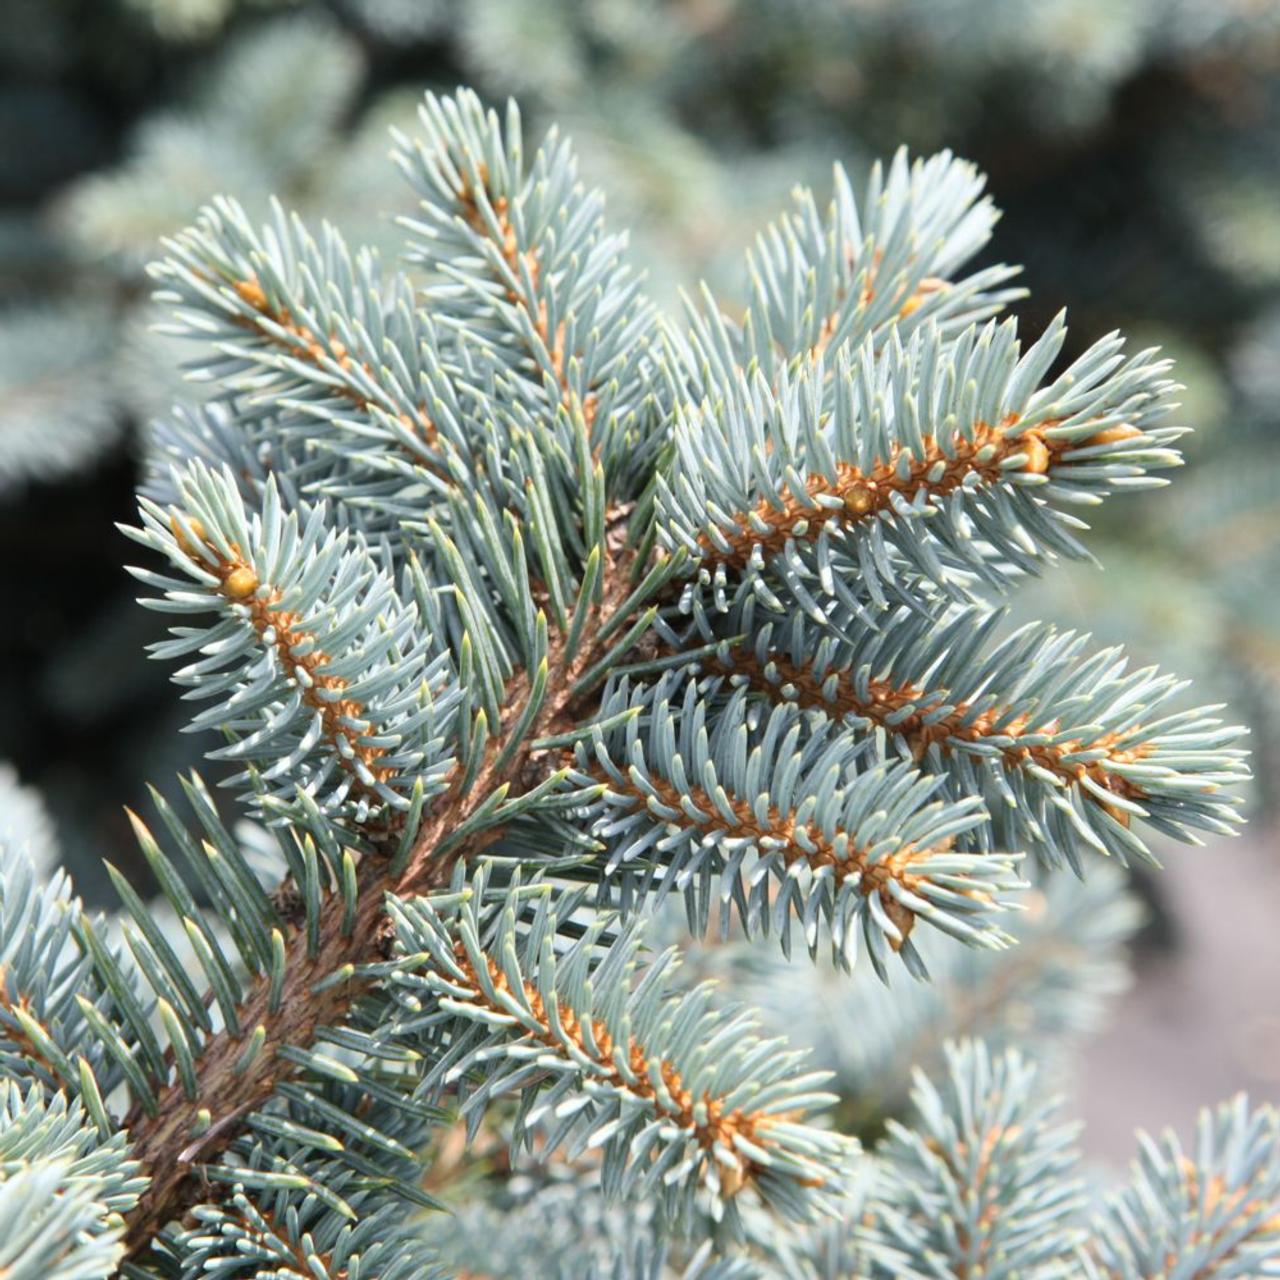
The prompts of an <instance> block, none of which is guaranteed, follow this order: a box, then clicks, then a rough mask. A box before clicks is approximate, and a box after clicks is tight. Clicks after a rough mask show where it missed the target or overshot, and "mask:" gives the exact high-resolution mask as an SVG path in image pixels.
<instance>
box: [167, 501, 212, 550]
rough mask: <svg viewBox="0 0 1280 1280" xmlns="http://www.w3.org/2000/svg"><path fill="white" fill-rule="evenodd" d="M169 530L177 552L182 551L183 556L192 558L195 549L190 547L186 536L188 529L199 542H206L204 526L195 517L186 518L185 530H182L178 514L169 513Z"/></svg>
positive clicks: (189, 541)
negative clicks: (175, 543)
mask: <svg viewBox="0 0 1280 1280" xmlns="http://www.w3.org/2000/svg"><path fill="white" fill-rule="evenodd" d="M169 528H170V530H171V531H172V533H173V536H174V538H175V539H176V540H177V543H178V548H179V550H180V551H182V552H183V554H185V555H188V556H191V557H193V558H194V556H195V554H196V549H195V547H194V546H192V545H191V538H190V537H189V536H188V534H187V530H188V529H189V530H190V531H191V533H193V534H194V535H195V536H196V538H197V539H199V541H201V542H206V543H207V542H208V538H207V537H206V536H205V531H204V525H203V524H202V523H201V522H200V521H199V520H197V519H196V518H195V516H188V517H187V518H186V528H184V527H183V522H182V521H181V520H179V519H178V513H177V512H176V511H174V512H171V513H170V515H169Z"/></svg>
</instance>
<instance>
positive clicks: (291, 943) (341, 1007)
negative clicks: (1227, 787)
mask: <svg viewBox="0 0 1280 1280" xmlns="http://www.w3.org/2000/svg"><path fill="white" fill-rule="evenodd" d="M610 558H611V560H612V564H611V566H610V572H609V574H608V577H607V580H606V586H605V590H604V597H603V600H602V601H601V603H600V605H599V606H597V607H596V608H594V609H593V613H595V614H596V618H597V625H594V626H593V625H588V626H587V627H586V629H585V632H584V634H585V635H586V636H588V637H593V636H598V635H599V632H600V628H601V627H602V626H603V625H604V624H605V623H607V622H608V621H609V619H610V618H611V617H612V616H613V614H614V613H615V612H616V610H617V609H619V608H620V607H621V606H622V604H623V603H624V602H625V600H626V599H627V597H628V595H629V594H630V591H631V589H632V586H633V583H632V580H631V579H632V575H631V569H632V567H633V566H632V559H633V557H632V556H631V554H630V553H629V552H628V551H626V550H623V551H620V552H619V551H616V549H615V550H614V551H613V552H612V554H611V557H610ZM598 647H599V641H595V642H594V643H593V642H592V641H591V640H590V639H588V640H586V641H585V642H584V643H583V646H582V648H581V650H580V651H579V652H578V653H577V654H575V655H574V656H573V658H572V659H571V660H567V659H566V658H565V655H564V653H563V639H562V638H561V637H560V636H559V635H556V636H554V637H553V638H552V640H551V643H550V646H549V654H548V668H549V673H550V678H549V682H548V685H547V690H546V694H545V696H544V700H543V703H542V707H541V709H540V710H539V712H538V714H537V715H536V716H535V718H534V723H533V725H532V726H531V728H530V729H529V731H528V732H527V733H526V735H525V737H524V738H523V740H522V743H521V745H520V747H519V748H517V749H516V750H515V751H514V752H512V753H511V754H510V756H509V758H508V759H507V761H506V762H505V763H504V764H503V765H502V766H501V767H499V759H500V757H501V755H502V753H503V748H504V747H505V746H506V741H505V739H504V738H503V736H502V735H501V734H495V735H494V737H493V739H491V741H490V743H489V744H488V746H487V748H486V754H485V761H484V763H483V764H482V767H481V769H480V771H479V774H478V776H477V777H476V779H475V781H474V782H473V783H472V785H471V786H470V787H469V788H468V789H467V790H465V791H462V790H456V789H455V790H452V791H450V792H447V793H446V794H445V795H444V796H442V797H441V798H440V799H439V801H438V802H437V804H436V806H435V808H434V811H433V812H432V813H431V814H430V815H429V816H428V817H427V818H426V820H425V821H424V823H423V825H422V828H421V830H420V831H419V833H418V835H417V837H416V839H415V841H414V846H413V849H412V851H411V854H410V857H409V860H408V862H407V864H406V866H405V867H404V870H403V871H402V872H400V873H399V874H398V875H392V874H391V873H390V870H389V865H388V861H387V859H386V858H384V857H382V856H380V855H378V854H369V855H366V856H365V857H363V858H362V860H361V862H360V865H359V867H358V869H357V876H358V880H357V884H358V897H357V907H356V912H355V918H354V921H353V924H352V927H351V928H350V929H349V930H344V929H343V927H342V922H343V912H342V911H341V910H337V909H334V910H328V911H324V912H323V913H322V916H321V919H320V926H319V939H318V944H317V945H316V947H315V949H314V952H313V951H311V950H310V949H309V948H308V939H307V930H306V928H305V927H304V926H302V925H299V924H296V923H294V924H290V925H289V926H288V929H287V932H286V941H285V966H284V981H283V984H282V988H281V993H280V998H279V999H278V1001H276V1002H275V1003H274V1005H273V1004H272V1002H271V999H270V991H269V984H268V982H267V980H266V979H265V978H259V980H258V982H257V983H256V985H255V987H254V989H253V990H252V991H251V992H250V994H249V996H248V997H247V998H246V999H245V1001H244V1002H243V1003H242V1004H241V1006H240V1008H239V1010H238V1016H239V1022H240V1026H241V1035H239V1036H237V1035H233V1034H231V1032H230V1031H229V1030H228V1029H226V1028H223V1029H222V1030H220V1031H218V1032H216V1033H215V1034H214V1035H213V1036H212V1037H211V1038H210V1040H209V1041H208V1042H207V1043H206V1045H205V1046H204V1049H203V1052H202V1053H201V1054H200V1056H199V1058H198V1059H197V1060H196V1063H195V1073H196V1089H195V1096H194V1097H188V1096H187V1094H186V1092H185V1091H184V1089H183V1087H182V1084H181V1082H180V1081H178V1080H174V1081H173V1082H172V1083H170V1084H169V1085H168V1086H166V1087H165V1088H164V1089H163V1090H162V1091H161V1093H160V1096H159V1099H158V1106H157V1107H156V1109H155V1113H154V1114H149V1113H148V1112H147V1111H146V1109H144V1108H143V1107H142V1106H140V1105H137V1104H135V1106H134V1108H133V1110H132V1111H131V1112H130V1114H129V1115H128V1116H127V1118H126V1120H125V1127H126V1128H127V1129H128V1130H129V1136H130V1142H131V1155H132V1156H133V1157H134V1158H135V1159H137V1160H139V1161H140V1162H141V1166H142V1168H143V1170H144V1171H145V1172H146V1173H147V1174H148V1175H149V1177H150V1184H149V1186H148V1188H147V1191H146V1193H145V1194H144V1195H143V1197H142V1198H141V1200H140V1201H139V1203H138V1205H137V1206H136V1208H134V1209H133V1210H132V1211H131V1212H130V1213H129V1214H128V1215H127V1217H126V1220H125V1244H126V1258H128V1259H136V1258H137V1257H139V1256H140V1255H142V1254H144V1253H145V1252H146V1250H147V1249H148V1248H149V1247H150V1244H151V1242H152V1240H153V1238H154V1237H155V1235H156V1233H157V1232H158V1231H159V1230H160V1229H161V1228H163V1227H164V1226H165V1225H166V1224H167V1223H169V1222H171V1221H173V1220H174V1219H176V1218H178V1217H180V1216H181V1215H182V1214H183V1213H184V1212H185V1211H186V1210H187V1209H188V1208H189V1207H190V1206H191V1205H192V1204H193V1203H194V1202H195V1201H196V1200H197V1199H198V1197H199V1196H200V1194H201V1191H202V1188H201V1186H200V1185H199V1182H198V1179H197V1178H196V1177H195V1176H194V1175H196V1174H197V1172H198V1166H199V1164H200V1163H202V1162H207V1161H209V1160H211V1159H213V1158H215V1157H216V1156H218V1155H219V1154H220V1153H222V1152H223V1151H225V1150H226V1149H227V1148H228V1147H229V1146H230V1145H231V1143H232V1142H234V1141H235V1139H236V1138H238V1137H239V1136H240V1135H241V1134H242V1133H243V1132H244V1130H245V1124H246V1118H247V1117H248V1116H249V1115H250V1114H251V1113H252V1112H253V1111H255V1110H257V1109H258V1108H259V1107H261V1106H262V1105H263V1104H264V1103H266V1102H267V1100H268V1099H269V1098H270V1097H271V1095H272V1093H273V1092H274V1090H275V1088H276V1086H277V1085H278V1084H279V1083H280V1082H281V1081H282V1080H285V1079H287V1078H289V1077H290V1076H292V1075H294V1074H296V1073H297V1071H298V1068H297V1067H296V1066H295V1065H294V1064H293V1063H291V1062H290V1061H289V1060H288V1059H287V1058H284V1057H282V1056H281V1055H280V1050H281V1049H283V1048H285V1047H286V1046H298V1047H306V1046H307V1045H309V1044H310V1043H312V1042H313V1041H314V1040H315V1038H316V1034H317V1032H318V1031H319V1030H320V1029H321V1028H323V1027H326V1026H336V1025H339V1024H341V1022H342V1021H343V1020H344V1018H345V1017H346V1016H347V1014H348V1012H349V1010H350V1009H351V1008H352V1006H353V1004H354V1003H355V1001H356V1000H357V999H358V998H359V997H360V996H361V995H362V994H364V993H365V991H366V990H367V984H365V983H363V982H361V981H359V980H352V981H350V982H346V983H339V984H336V985H331V986H325V987H322V988H321V989H320V990H319V991H317V990H316V987H317V984H319V983H321V981H322V980H323V979H326V978H329V977H331V976H332V975H333V974H334V973H335V972H337V971H339V970H341V969H342V968H344V967H345V966H347V965H353V966H358V965H360V964H363V963H367V962H369V961H373V960H377V959H380V958H381V955H380V953H379V947H380V946H381V945H382V941H383V939H384V937H385V920H386V916H385V902H386V898H387V895H388V894H421V893H426V892H430V891H432V890H434V889H439V888H441V887H443V886H444V885H446V884H448V882H449V878H450V875H451V874H452V871H453V868H454V866H455V865H456V864H457V862H458V861H459V860H460V859H462V858H463V857H465V856H466V855H467V854H468V853H471V852H474V851H475V847H476V846H467V845H466V844H463V845H462V846H458V845H454V846H452V847H449V848H448V849H447V851H445V852H441V849H442V846H444V845H446V844H447V842H448V840H449V837H450V836H451V834H452V833H453V832H454V831H455V830H457V828H458V827H459V826H460V825H461V824H462V823H464V822H465V821H466V820H467V819H468V818H469V817H470V816H471V815H472V814H474V813H475V812H476V810H477V809H478V808H479V807H480V805H481V804H482V803H483V802H484V801H485V800H486V799H487V798H488V797H489V796H491V795H492V794H493V793H494V791H496V790H497V789H498V788H499V787H502V786H510V785H518V783H519V780H520V778H521V776H522V774H524V772H525V771H526V770H527V768H528V767H529V765H530V764H531V763H534V761H533V759H532V757H533V751H532V747H531V745H530V744H531V743H533V742H534V741H536V740H537V739H538V738H541V737H547V736H551V735H553V734H556V733H558V732H562V731H563V729H564V728H565V727H566V720H567V718H568V717H567V714H566V713H567V712H568V711H569V709H570V704H571V701H572V698H573V694H572V690H573V685H574V682H575V680H576V679H577V678H578V677H579V676H580V675H581V673H582V672H583V671H585V670H587V669H588V668H589V666H590V665H591V664H592V663H593V662H594V661H596V660H597V659H598V658H599V657H600V656H601V655H600V653H599V652H597V649H598ZM528 693H529V683H528V680H527V678H526V676H525V675H524V674H523V673H521V674H519V675H517V676H516V677H515V678H514V679H513V681H512V683H511V686H510V687H509V689H508V702H509V704H510V706H511V708H512V715H511V717H510V721H509V722H514V721H515V720H516V719H517V718H518V711H519V708H520V706H521V705H522V704H523V703H524V702H525V700H526V698H527V697H528ZM486 835H489V833H484V834H482V835H481V837H480V841H479V843H480V846H481V847H482V845H483V843H484V842H485V838H486ZM259 1028H260V1029H261V1034H262V1035H263V1036H264V1037H265V1038H264V1042H263V1045H262V1048H261V1049H260V1050H259V1052H258V1053H257V1055H256V1056H255V1057H254V1058H253V1059H252V1061H251V1062H250V1063H249V1065H248V1066H247V1067H243V1068H241V1067H240V1065H239V1059H240V1057H241V1053H242V1050H243V1047H244V1043H245V1038H246V1037H247V1036H250V1035H253V1034H255V1033H256V1032H258V1030H259ZM201 1113H205V1114H204V1123H203V1124H201V1118H202V1115H201Z"/></svg>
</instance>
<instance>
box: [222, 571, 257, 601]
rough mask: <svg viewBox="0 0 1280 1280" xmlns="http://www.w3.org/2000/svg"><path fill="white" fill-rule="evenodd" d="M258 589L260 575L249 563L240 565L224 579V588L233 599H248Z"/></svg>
mask: <svg viewBox="0 0 1280 1280" xmlns="http://www.w3.org/2000/svg"><path fill="white" fill-rule="evenodd" d="M257 589H258V575H257V574H256V573H254V571H253V570H252V569H250V568H249V566H248V565H247V564H242V565H238V566H237V567H236V568H234V569H232V570H231V572H230V573H229V574H227V576H226V577H225V578H224V579H223V580H222V590H223V591H224V592H225V593H226V594H227V595H228V596H230V597H231V599H232V600H247V599H248V598H249V597H250V596H251V595H253V593H254V592H255V591H257Z"/></svg>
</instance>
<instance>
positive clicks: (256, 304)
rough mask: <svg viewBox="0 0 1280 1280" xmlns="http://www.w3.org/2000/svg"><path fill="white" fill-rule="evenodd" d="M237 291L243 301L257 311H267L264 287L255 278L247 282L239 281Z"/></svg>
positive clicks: (236, 286) (236, 285)
mask: <svg viewBox="0 0 1280 1280" xmlns="http://www.w3.org/2000/svg"><path fill="white" fill-rule="evenodd" d="M235 290H236V292H237V293H238V294H239V295H240V297H241V299H243V301H245V302H247V303H248V304H249V305H250V306H251V307H252V308H253V309H254V310H255V311H265V310H266V309H267V295H266V294H265V293H264V292H263V289H262V286H261V285H260V284H259V283H258V281H257V279H256V278H255V277H253V276H250V277H249V279H247V280H237V281H236V284H235Z"/></svg>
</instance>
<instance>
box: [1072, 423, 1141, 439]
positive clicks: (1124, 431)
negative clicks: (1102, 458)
mask: <svg viewBox="0 0 1280 1280" xmlns="http://www.w3.org/2000/svg"><path fill="white" fill-rule="evenodd" d="M1141 434H1142V432H1141V431H1139V430H1138V428H1137V427H1131V426H1130V425H1129V424H1128V423H1127V422H1119V423H1117V424H1116V425H1115V426H1114V427H1107V429H1106V430H1105V431H1099V432H1098V434H1097V435H1096V436H1090V437H1089V438H1088V440H1086V441H1085V444H1086V445H1094V444H1116V443H1118V442H1119V441H1121V440H1132V439H1133V438H1134V437H1135V436H1140V435H1141Z"/></svg>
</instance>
